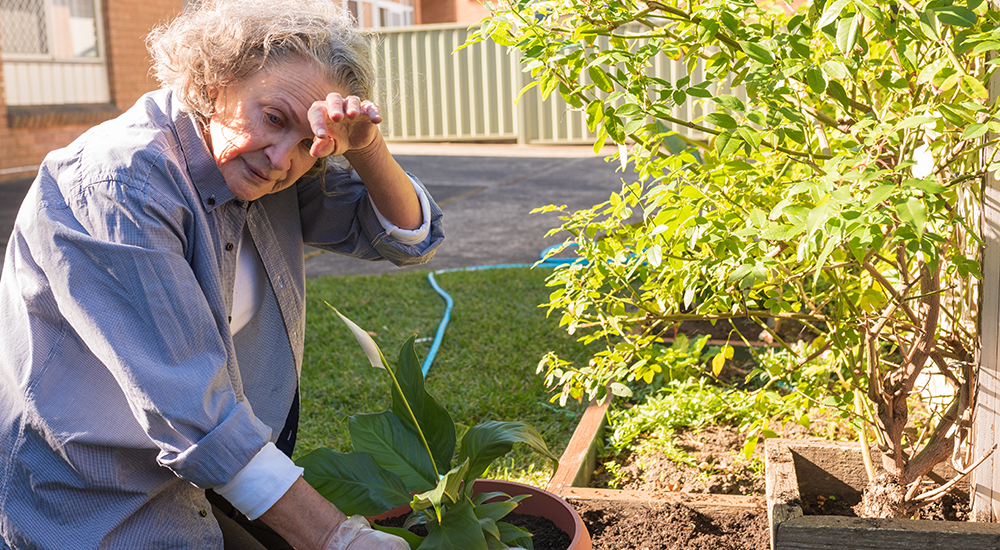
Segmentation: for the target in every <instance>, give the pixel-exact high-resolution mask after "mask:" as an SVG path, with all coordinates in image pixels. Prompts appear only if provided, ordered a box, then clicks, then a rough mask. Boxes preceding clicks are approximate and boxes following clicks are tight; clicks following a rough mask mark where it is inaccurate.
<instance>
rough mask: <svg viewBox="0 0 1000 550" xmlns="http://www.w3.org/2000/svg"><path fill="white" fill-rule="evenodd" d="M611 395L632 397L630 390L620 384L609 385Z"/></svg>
mask: <svg viewBox="0 0 1000 550" xmlns="http://www.w3.org/2000/svg"><path fill="white" fill-rule="evenodd" d="M611 393H613V394H615V395H617V396H618V397H632V390H630V389H629V387H628V386H626V385H625V384H622V383H621V382H612V383H611Z"/></svg>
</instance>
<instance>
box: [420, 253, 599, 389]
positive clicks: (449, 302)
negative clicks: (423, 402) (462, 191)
mask: <svg viewBox="0 0 1000 550" xmlns="http://www.w3.org/2000/svg"><path fill="white" fill-rule="evenodd" d="M560 246H562V245H561V244H557V245H553V246H550V247H548V248H546V249H545V250H543V251H542V254H541V256H540V259H539V261H537V262H535V263H533V264H497V265H477V266H472V267H454V268H451V269H439V270H437V271H431V272H430V273H428V274H427V280H428V281H430V283H431V287H432V288H433V289H434V291H435V292H437V293H438V294H439V295H440V296H441V297H442V298H444V303H445V306H444V315H443V316H442V317H441V322H440V323H438V328H437V334H435V335H434V342H432V343H431V349H430V351H429V352H427V358H426V359H424V364H423V366H422V367H421V370H422V371H423V373H424V378H426V377H427V372H428V371H430V370H431V364H433V363H434V357H435V356H436V355H437V352H438V348H440V347H441V340H443V339H444V331H445V329H446V328H447V327H448V321H450V320H451V308H452V306H454V305H455V301H454V300H453V299H452V298H451V295H449V294H448V293H447V292H445V291H444V289H442V288H441V286H440V285H438V283H437V280H436V279H435V278H434V275H435V274H436V273H437V274H440V273H448V272H451V271H480V270H483V269H505V268H511V267H556V266H559V265H564V264H570V263H573V262H583V261H585V260H583V259H581V258H546V257H545V256H547V255H548V254H549V252H550V251H552V250H553V249H554V248H557V247H560Z"/></svg>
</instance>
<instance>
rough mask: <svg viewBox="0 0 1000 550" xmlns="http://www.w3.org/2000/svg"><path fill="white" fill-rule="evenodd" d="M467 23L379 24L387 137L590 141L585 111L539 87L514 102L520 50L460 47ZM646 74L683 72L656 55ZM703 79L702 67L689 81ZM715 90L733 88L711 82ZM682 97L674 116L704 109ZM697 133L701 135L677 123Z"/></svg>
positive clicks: (521, 81) (487, 44) (522, 79)
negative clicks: (381, 26) (387, 26)
mask: <svg viewBox="0 0 1000 550" xmlns="http://www.w3.org/2000/svg"><path fill="white" fill-rule="evenodd" d="M468 35H469V30H468V27H467V26H466V25H464V24H458V25H433V26H430V25H425V26H416V27H402V28H398V29H392V28H390V29H381V31H380V33H379V35H378V39H379V41H378V47H377V48H376V52H377V53H376V55H377V59H376V66H377V67H379V69H380V71H381V75H380V77H381V78H380V81H379V86H380V90H379V91H380V94H381V98H382V99H381V101H382V104H383V110H384V111H385V115H386V116H385V119H386V122H385V123H383V124H385V125H386V130H387V132H388V134H387V136H386V137H387V139H389V140H392V141H495V142H515V141H516V142H518V143H524V144H553V145H569V144H592V143H593V141H594V135H593V134H592V133H591V132H589V131H588V130H587V125H586V118H585V114H584V113H582V112H579V111H576V110H573V109H572V108H570V107H569V106H568V105H567V104H566V103H565V102H564V101H563V100H562V98H561V97H559V96H558V94H553V95H552V96H551V97H549V98H548V99H547V100H545V101H542V99H541V94H540V93H539V91H538V89H537V88H533V89H531V90H529V91H527V92H526V93H525V94H524V95H523V96H522V97H521V98H520V100H519V101H518V102H517V104H516V105H515V103H514V100H515V98H517V96H518V93H520V90H521V88H522V87H524V85H526V84H528V83H530V82H531V76H530V75H529V74H526V73H523V72H522V71H521V67H520V65H519V64H518V59H519V54H518V52H517V51H516V50H510V49H508V48H506V47H503V46H500V45H498V44H496V43H495V42H493V41H483V42H479V43H477V44H474V45H472V46H470V47H468V48H465V49H463V50H461V51H457V52H456V51H455V50H456V49H458V47H459V46H461V45H462V44H464V43H465V40H466V38H467V37H468ZM650 74H651V75H655V76H658V77H660V78H665V79H669V80H675V79H677V78H680V77H682V76H685V75H686V74H687V70H686V69H685V67H684V65H683V64H682V63H680V62H677V61H673V60H671V59H669V58H667V57H666V56H664V57H663V58H662V59H657V62H656V63H655V64H654V65H653V66H652V67H650ZM701 79H702V75H701V73H700V70H696V71H695V72H694V74H692V82H699V81H700V80H701ZM714 91H715V92H716V93H736V92H729V91H726V90H722V89H719V88H715V89H714ZM700 109H701V108H700V106H699V105H697V104H692V103H690V102H689V103H688V104H686V105H684V106H683V107H679V108H677V109H675V115H677V116H678V118H682V119H688V120H690V119H691V117H696V116H699V115H701V114H702V112H701V110H700ZM673 129H674V130H676V131H678V132H682V133H684V134H685V135H688V136H690V137H692V138H695V139H702V138H703V137H704V136H702V135H700V134H699V133H692V132H691V131H689V130H686V129H685V128H680V127H675V128H673Z"/></svg>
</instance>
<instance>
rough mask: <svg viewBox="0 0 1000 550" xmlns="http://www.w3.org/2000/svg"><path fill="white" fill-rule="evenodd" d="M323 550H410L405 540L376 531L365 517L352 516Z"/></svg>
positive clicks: (338, 529)
mask: <svg viewBox="0 0 1000 550" xmlns="http://www.w3.org/2000/svg"><path fill="white" fill-rule="evenodd" d="M323 550H410V545H409V544H407V543H406V541H405V540H403V539H401V538H399V537H397V536H395V535H390V534H389V533H383V532H382V531H376V530H375V529H372V528H371V526H370V525H368V520H366V519H365V518H364V516H351V517H349V518H347V519H346V520H345V521H344V522H343V523H341V524H340V526H339V527H337V530H336V531H334V532H333V536H331V537H330V540H328V541H326V546H324V547H323Z"/></svg>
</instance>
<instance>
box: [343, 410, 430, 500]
mask: <svg viewBox="0 0 1000 550" xmlns="http://www.w3.org/2000/svg"><path fill="white" fill-rule="evenodd" d="M347 426H348V430H349V431H350V433H351V443H353V444H354V449H355V450H357V451H361V452H365V453H368V454H370V455H372V457H373V458H374V459H375V462H377V463H378V465H379V466H382V467H383V468H385V469H386V470H389V471H390V472H392V473H394V474H396V475H398V476H399V477H400V478H402V480H403V483H405V484H406V486H407V487H408V488H410V489H411V490H414V491H429V490H430V489H433V488H434V487H435V486H436V485H437V482H438V479H437V473H436V472H435V471H434V465H433V464H432V463H431V457H430V456H429V455H428V454H427V451H426V450H425V449H424V446H423V443H422V442H421V441H420V439H419V438H418V437H417V435H416V434H414V433H413V431H412V430H410V429H409V428H407V427H406V426H405V425H404V424H403V421H402V420H400V419H399V418H398V417H397V416H396V415H395V414H392V413H391V412H389V411H383V412H381V413H377V414H356V415H354V416H352V417H351V418H350V419H349V421H348V424H347Z"/></svg>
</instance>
